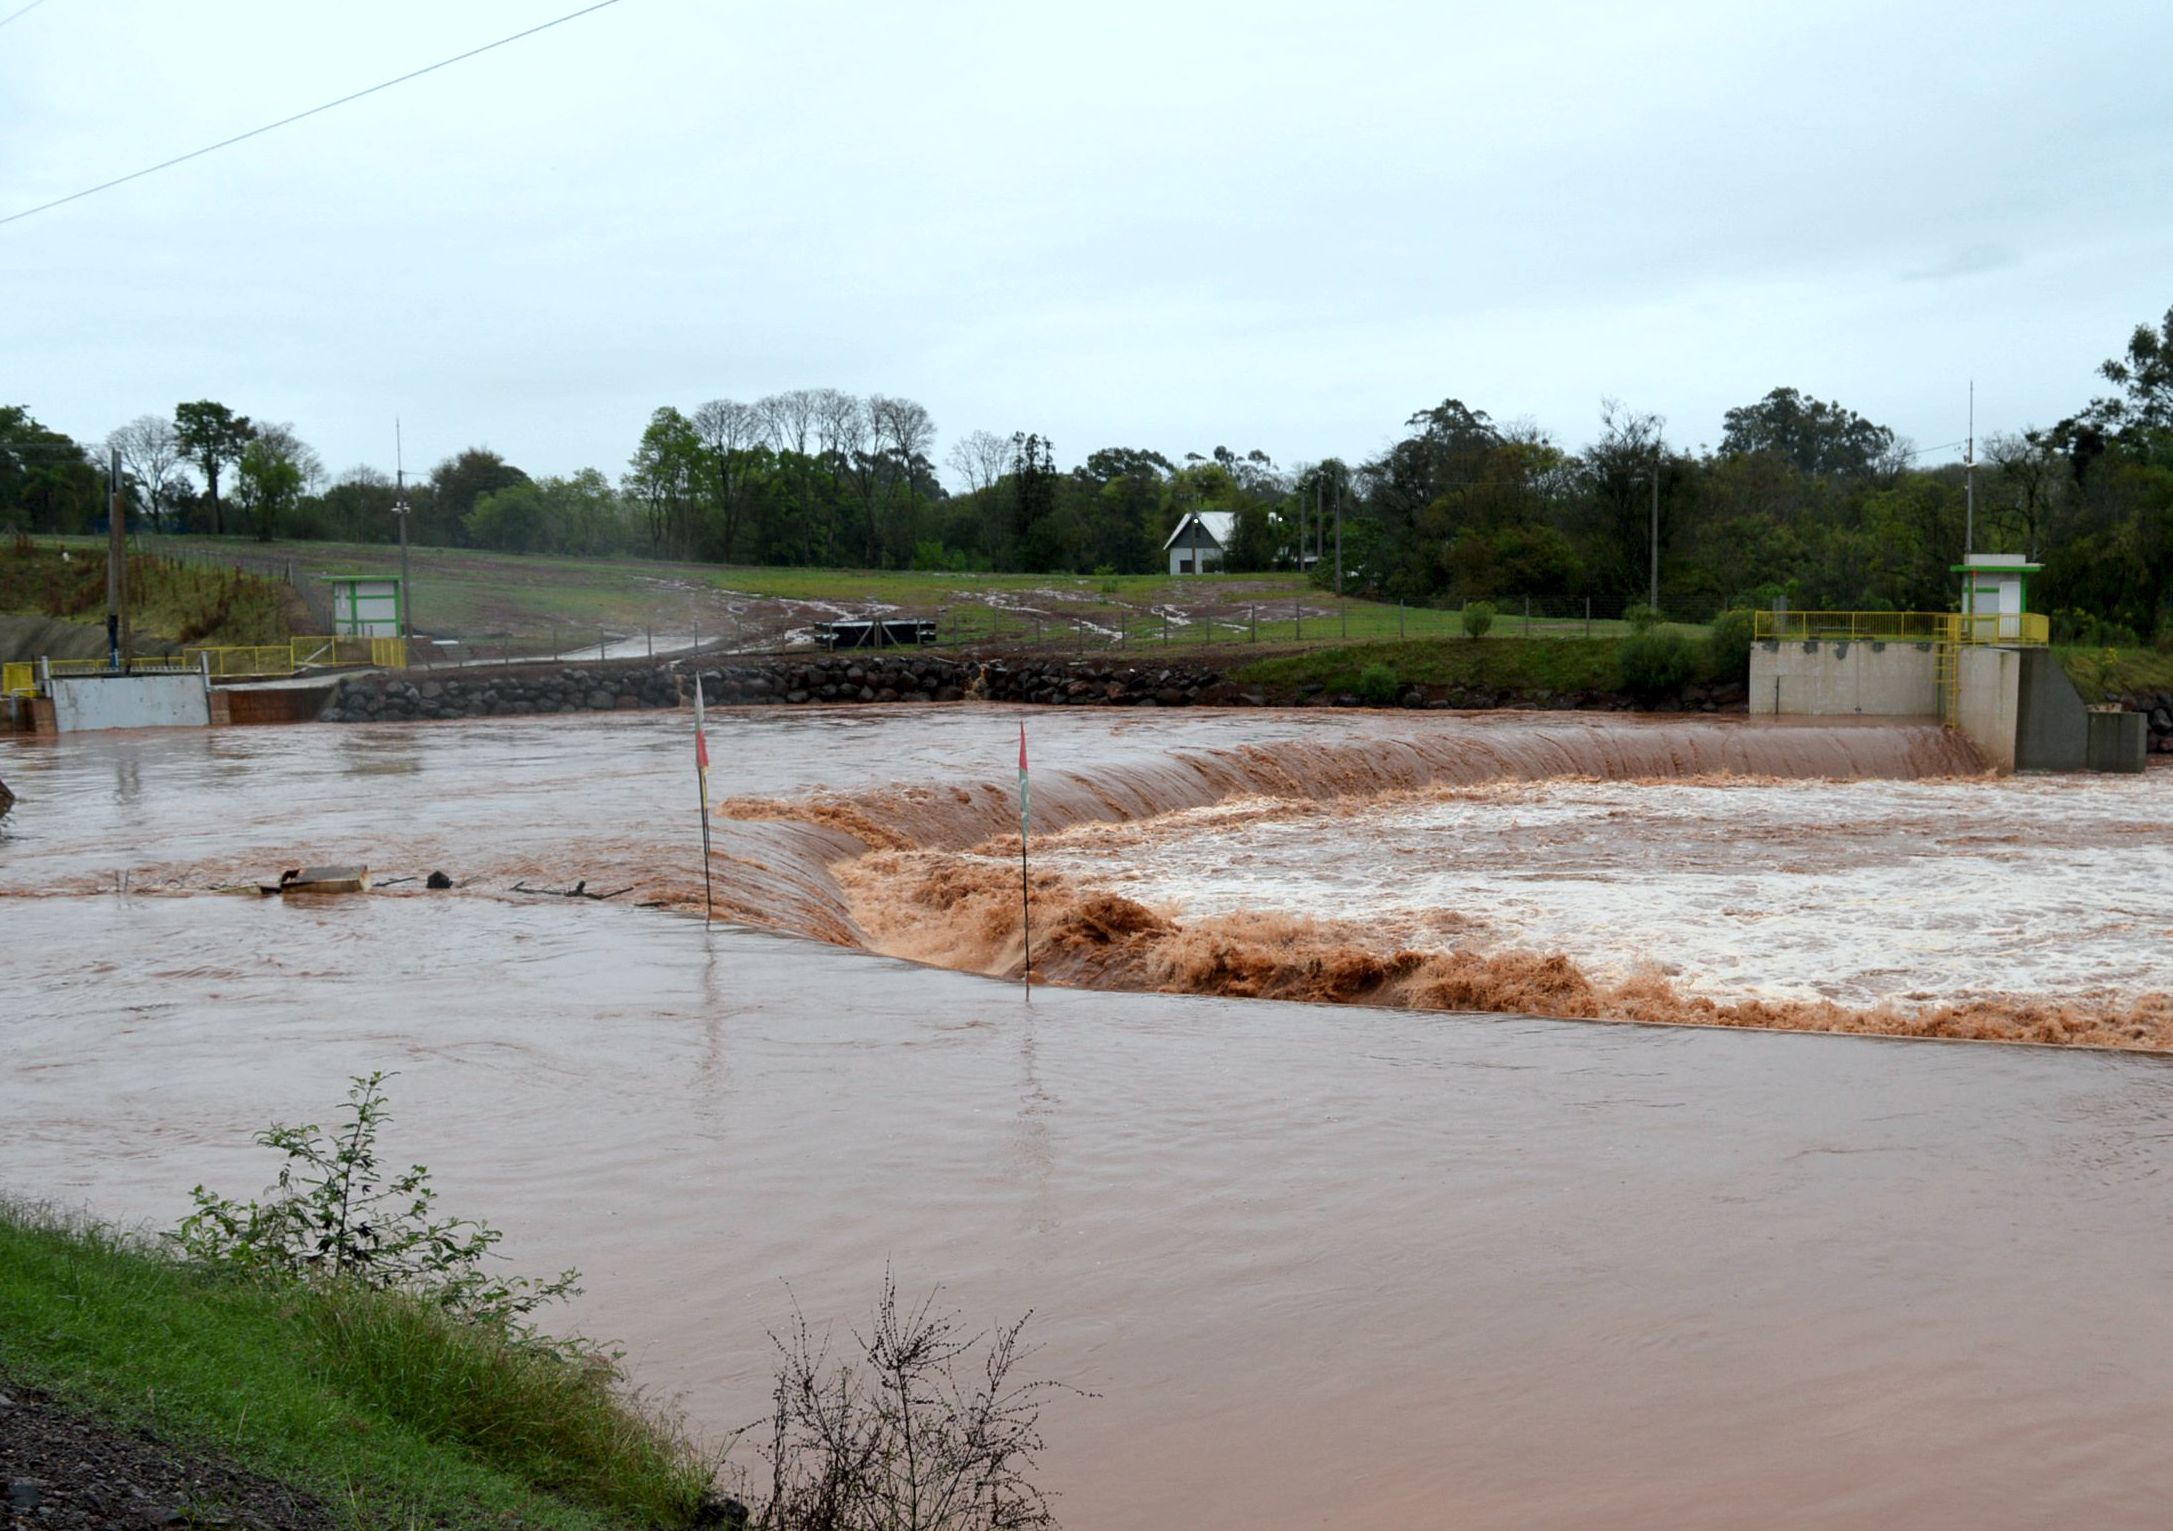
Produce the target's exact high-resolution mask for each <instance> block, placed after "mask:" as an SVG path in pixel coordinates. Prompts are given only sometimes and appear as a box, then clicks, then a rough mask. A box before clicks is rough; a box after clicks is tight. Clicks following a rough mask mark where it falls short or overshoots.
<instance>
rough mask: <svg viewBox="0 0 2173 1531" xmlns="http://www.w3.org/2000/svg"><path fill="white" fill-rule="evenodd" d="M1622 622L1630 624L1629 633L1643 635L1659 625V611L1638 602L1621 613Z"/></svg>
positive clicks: (1656, 608)
mask: <svg viewBox="0 0 2173 1531" xmlns="http://www.w3.org/2000/svg"><path fill="white" fill-rule="evenodd" d="M1622 620H1623V621H1625V622H1627V623H1629V624H1630V631H1631V632H1633V633H1637V634H1639V635H1643V634H1645V633H1649V632H1651V631H1652V630H1653V629H1654V628H1655V627H1658V626H1659V625H1660V611H1659V608H1658V607H1655V606H1647V605H1646V604H1645V603H1644V602H1642V601H1640V602H1638V603H1637V604H1636V605H1635V606H1632V607H1630V608H1629V609H1628V610H1627V611H1625V612H1623V614H1622Z"/></svg>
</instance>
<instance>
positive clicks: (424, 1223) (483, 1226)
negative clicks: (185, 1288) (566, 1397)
mask: <svg viewBox="0 0 2173 1531" xmlns="http://www.w3.org/2000/svg"><path fill="white" fill-rule="evenodd" d="M384 1080H385V1076H384V1075H383V1074H381V1073H378V1074H367V1075H360V1074H358V1075H356V1076H355V1078H354V1080H353V1082H352V1086H351V1088H350V1089H349V1090H348V1092H347V1107H346V1112H347V1116H348V1118H349V1121H348V1123H347V1125H346V1126H345V1127H343V1128H341V1129H340V1131H339V1132H338V1133H336V1134H328V1133H326V1132H324V1131H323V1130H322V1129H321V1128H319V1127H317V1126H316V1125H315V1124H314V1123H312V1124H309V1125H305V1126H301V1127H287V1126H283V1125H280V1124H278V1123H274V1124H273V1125H272V1126H270V1127H267V1128H266V1129H264V1131H262V1132H260V1133H258V1134H257V1135H256V1141H257V1142H259V1143H261V1144H263V1145H264V1146H265V1147H266V1148H276V1149H278V1150H279V1151H280V1152H281V1153H283V1154H285V1155H286V1163H284V1164H282V1165H281V1166H280V1168H279V1179H278V1181H277V1183H276V1185H275V1187H274V1190H275V1192H276V1194H274V1195H273V1196H271V1197H270V1198H269V1199H268V1200H265V1201H262V1202H256V1201H250V1202H236V1201H228V1200H227V1199H226V1198H224V1197H221V1196H215V1195H213V1194H212V1193H211V1192H209V1191H207V1190H205V1189H204V1188H203V1187H202V1186H198V1187H196V1189H195V1190H194V1191H193V1192H191V1193H190V1194H191V1195H192V1196H193V1197H194V1198H195V1201H196V1210H195V1211H194V1212H193V1213H191V1214H190V1215H189V1216H188V1217H187V1218H186V1219H185V1220H184V1221H183V1222H182V1224H181V1226H180V1227H179V1228H178V1229H176V1230H175V1231H174V1233H173V1234H172V1235H171V1238H172V1240H173V1242H174V1243H175V1244H177V1245H178V1246H179V1247H180V1249H181V1252H182V1253H183V1254H185V1255H186V1256H188V1257H189V1258H190V1259H193V1260H202V1261H205V1262H207V1263H210V1264H215V1265H226V1266H233V1267H238V1268H240V1269H242V1270H245V1271H247V1272H249V1273H251V1274H254V1275H260V1276H266V1277H270V1278H271V1279H274V1280H282V1281H310V1280H326V1281H351V1282H355V1283H358V1284H360V1285H362V1286H366V1287H372V1288H377V1289H380V1290H394V1291H403V1292H408V1293H411V1294H413V1295H415V1296H418V1297H422V1298H426V1299H428V1300H429V1301H430V1302H432V1303H434V1304H436V1305H437V1306H438V1307H439V1308H442V1309H443V1310H445V1311H446V1312H447V1313H449V1314H451V1315H453V1316H454V1317H455V1318H459V1319H464V1320H469V1321H472V1322H477V1323H485V1324H490V1325H494V1326H497V1327H500V1328H503V1329H504V1330H506V1331H507V1332H508V1333H509V1334H511V1335H514V1336H516V1337H519V1338H529V1337H531V1336H532V1331H531V1330H530V1329H529V1328H528V1327H527V1326H526V1325H525V1324H524V1323H523V1320H524V1319H525V1318H526V1317H527V1315H528V1314H530V1313H532V1312H534V1311H535V1310H536V1309H537V1308H538V1307H541V1306H542V1305H543V1304H544V1303H547V1302H556V1301H559V1300H560V1299H562V1298H566V1297H570V1296H573V1295H575V1294H576V1293H578V1292H579V1291H580V1290H581V1289H580V1287H578V1286H577V1285H575V1283H576V1282H577V1281H579V1280H580V1272H578V1271H572V1270H569V1271H564V1272H561V1273H560V1274H559V1275H558V1276H556V1277H555V1278H552V1279H550V1280H536V1279H532V1278H529V1277H526V1276H499V1275H495V1274H493V1273H492V1272H490V1271H488V1270H487V1269H485V1267H484V1264H483V1262H484V1260H485V1259H486V1258H487V1257H489V1255H490V1253H491V1249H492V1247H493V1246H494V1245H496V1244H497V1243H498V1241H499V1240H500V1239H501V1238H503V1237H504V1235H503V1234H502V1233H500V1232H499V1231H498V1230H497V1229H495V1228H493V1227H491V1226H490V1225H489V1224H487V1223H477V1222H470V1221H468V1220H467V1219H465V1218H449V1217H435V1216H433V1215H432V1213H433V1209H434V1207H435V1204H436V1202H437V1197H438V1193H437V1192H436V1191H434V1190H432V1189H431V1188H430V1171H429V1170H428V1169H426V1168H424V1167H423V1166H422V1165H420V1164H414V1165H410V1166H409V1167H408V1168H407V1169H406V1170H405V1171H403V1172H402V1173H400V1174H397V1175H392V1176H390V1177H387V1176H386V1175H385V1173H384V1172H383V1171H382V1170H381V1169H380V1168H379V1166H378V1161H377V1132H378V1129H379V1128H380V1127H381V1126H383V1125H384V1124H385V1123H386V1122H388V1121H390V1120H391V1115H390V1113H389V1112H388V1111H387V1110H386V1100H385V1092H384V1090H383V1088H382V1086H383V1084H384Z"/></svg>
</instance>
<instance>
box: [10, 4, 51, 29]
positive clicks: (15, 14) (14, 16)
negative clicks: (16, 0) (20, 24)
mask: <svg viewBox="0 0 2173 1531" xmlns="http://www.w3.org/2000/svg"><path fill="white" fill-rule="evenodd" d="M43 4H45V0H30V3H29V4H28V5H26V6H24V7H23V8H22V9H21V10H19V11H12V12H10V13H9V14H7V15H5V16H0V27H4V26H6V25H7V24H8V23H9V22H11V21H16V20H20V19H21V18H22V17H24V16H27V15H29V14H30V13H31V12H32V11H34V10H36V9H37V8H38V7H39V6H41V5H43Z"/></svg>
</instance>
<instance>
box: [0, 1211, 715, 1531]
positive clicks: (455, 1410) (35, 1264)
mask: <svg viewBox="0 0 2173 1531" xmlns="http://www.w3.org/2000/svg"><path fill="white" fill-rule="evenodd" d="M0 1377H5V1378H7V1379H10V1380H15V1381H19V1382H23V1383H28V1384H31V1385H35V1386H40V1387H44V1388H47V1389H50V1390H51V1391H52V1392H54V1393H55V1394H56V1395H58V1396H60V1397H62V1398H63V1399H65V1400H68V1401H70V1402H72V1403H74V1404H77V1405H79V1406H82V1407H84V1408H86V1409H88V1410H89V1411H90V1412H92V1413H95V1414H97V1415H99V1416H101V1417H104V1418H107V1419H111V1420H114V1421H116V1422H118V1423H121V1424H125V1425H132V1426H141V1427H144V1428H148V1429H150V1430H152V1431H154V1432H156V1433H157V1434H158V1435H159V1436H160V1437H161V1438H162V1439H164V1440H167V1441H170V1442H171V1443H173V1444H174V1445H175V1446H177V1447H181V1448H184V1449H198V1450H205V1451H213V1452H217V1453H219V1454H221V1455H222V1456H224V1457H225V1458H227V1459H228V1460H231V1461H233V1462H235V1463H237V1464H238V1465H240V1466H242V1467H244V1468H247V1469H249V1470H251V1471H253V1472H257V1473H260V1474H262V1475H264V1476H267V1477H271V1478H275V1479H278V1480H281V1481H283V1482H288V1483H292V1484H294V1485H295V1486H297V1487H299V1488H302V1489H304V1490H306V1491H308V1492H311V1493H313V1494H315V1495H317V1496H318V1497H319V1498H321V1499H323V1500H324V1501H325V1502H326V1503H328V1504H330V1505H332V1506H333V1507H334V1508H335V1509H336V1511H338V1512H339V1513H341V1514H342V1515H344V1516H347V1517H350V1518H351V1520H352V1522H353V1523H354V1524H355V1525H357V1526H362V1527H378V1526H384V1527H391V1526H410V1525H415V1524H427V1525H439V1526H449V1527H482V1526H494V1527H503V1526H505V1525H507V1524H509V1523H518V1524H521V1525H531V1526H547V1527H568V1528H588V1527H605V1526H626V1525H666V1526H669V1525H682V1524H686V1523H688V1522H689V1520H690V1519H691V1517H692V1515H693V1513H694V1511H695V1507H696V1505H697V1503H698V1502H699V1499H700V1496H701V1493H702V1491H703V1489H704V1488H705V1487H706V1485H707V1470H706V1468H705V1467H704V1466H703V1465H702V1464H701V1463H700V1462H698V1461H697V1460H696V1459H695V1457H694V1455H693V1454H692V1453H691V1452H690V1451H689V1450H688V1449H687V1448H686V1446H685V1444H684V1443H683V1442H682V1441H681V1440H680V1438H679V1437H678V1436H677V1435H676V1434H675V1433H674V1432H673V1431H672V1430H671V1429H670V1428H669V1427H668V1426H666V1425H664V1424H661V1423H659V1422H658V1421H656V1420H655V1419H653V1418H651V1417H649V1416H647V1415H645V1414H644V1413H643V1412H642V1411H641V1410H640V1409H639V1408H638V1407H637V1406H636V1405H635V1404H634V1403H633V1402H632V1401H630V1400H629V1399H628V1398H627V1396H626V1395H625V1394H624V1392H623V1391H622V1390H621V1387H620V1383H619V1381H618V1378H617V1377H616V1375H615V1373H614V1372H613V1370H612V1369H611V1368H610V1367H609V1366H608V1365H607V1364H605V1363H603V1362H602V1361H600V1360H597V1361H572V1360H568V1359H565V1358H563V1357H561V1356H559V1355H558V1354H556V1353H554V1352H549V1351H545V1350H542V1349H538V1348H536V1347H533V1346H521V1345H516V1344H511V1343H508V1341H507V1340H506V1339H505V1337H503V1336H502V1335H500V1334H498V1333H496V1332H494V1331H491V1330H489V1329H487V1328H482V1327H478V1326H475V1325H472V1324H459V1323H455V1322H453V1321H452V1320H450V1319H448V1318H446V1317H445V1316H444V1315H443V1314H442V1312H440V1311H439V1310H438V1309H436V1308H434V1307H432V1306H430V1305H428V1304H426V1303H422V1302H418V1301H416V1300H414V1299H412V1298H408V1297H403V1296H399V1295H396V1294H390V1293H385V1292H372V1291H368V1290H365V1289H362V1288H360V1287H356V1286H351V1285H306V1286H300V1285H292V1284H281V1285H268V1284H262V1283H259V1282H257V1281H252V1280H249V1279H246V1278H241V1277H236V1276H233V1275H229V1274H226V1273H224V1272H221V1271H218V1270H215V1269H210V1268H206V1267H202V1266H197V1265H190V1264H183V1263H181V1262H179V1261H177V1260H174V1259H171V1258H168V1257H167V1256H166V1255H165V1254H164V1253H163V1252H161V1251H160V1250H158V1249H156V1248H154V1247H151V1246H148V1245H145V1244H142V1243H139V1242H133V1241H131V1240H128V1239H124V1238H122V1237H119V1236H117V1235H115V1234H113V1233H111V1232H109V1231H106V1230H102V1229H98V1228H95V1227H90V1226H86V1225H81V1224H71V1223H67V1222H64V1221H61V1220H56V1219H54V1218H51V1217H48V1216H45V1215H42V1214H38V1213H34V1212H30V1211H26V1210H24V1209H23V1208H20V1207H12V1206H7V1205H4V1204H0Z"/></svg>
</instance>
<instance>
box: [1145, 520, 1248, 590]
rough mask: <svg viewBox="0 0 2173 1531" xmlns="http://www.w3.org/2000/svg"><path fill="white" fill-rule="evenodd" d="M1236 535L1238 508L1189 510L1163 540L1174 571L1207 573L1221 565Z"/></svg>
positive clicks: (1173, 572) (1170, 565)
mask: <svg viewBox="0 0 2173 1531" xmlns="http://www.w3.org/2000/svg"><path fill="white" fill-rule="evenodd" d="M1236 536H1237V512H1236V511H1232V510H1188V511H1186V512H1185V514H1184V518H1183V519H1182V520H1180V521H1179V522H1178V523H1177V529H1176V530H1175V531H1173V532H1171V533H1170V534H1169V540H1168V541H1166V542H1164V543H1163V544H1162V551H1163V552H1165V553H1167V554H1169V571H1170V573H1172V574H1205V573H1207V572H1208V571H1209V570H1211V569H1219V568H1221V567H1222V559H1223V555H1224V554H1225V553H1226V552H1228V551H1229V547H1230V543H1231V541H1232V539H1234V538H1235V537H1236Z"/></svg>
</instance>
